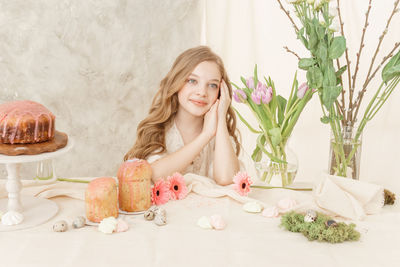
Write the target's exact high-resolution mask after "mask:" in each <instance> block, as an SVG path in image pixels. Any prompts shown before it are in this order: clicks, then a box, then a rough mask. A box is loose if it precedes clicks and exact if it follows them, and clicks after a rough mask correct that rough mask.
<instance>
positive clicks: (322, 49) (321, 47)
mask: <svg viewBox="0 0 400 267" xmlns="http://www.w3.org/2000/svg"><path fill="white" fill-rule="evenodd" d="M316 55H317V57H318V58H320V59H321V60H322V61H325V60H327V59H328V48H327V47H326V44H325V43H324V42H319V44H318V48H317V52H316Z"/></svg>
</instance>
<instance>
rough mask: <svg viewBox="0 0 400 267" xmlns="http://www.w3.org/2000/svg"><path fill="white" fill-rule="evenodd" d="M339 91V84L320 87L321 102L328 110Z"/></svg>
mask: <svg viewBox="0 0 400 267" xmlns="http://www.w3.org/2000/svg"><path fill="white" fill-rule="evenodd" d="M341 91H342V87H341V86H324V87H323V88H322V103H323V104H324V106H325V107H326V108H327V109H328V110H330V108H331V106H332V104H333V103H334V102H335V100H336V99H337V97H338V96H339V95H340V92H341Z"/></svg>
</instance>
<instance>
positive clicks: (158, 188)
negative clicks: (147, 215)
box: [151, 179, 170, 205]
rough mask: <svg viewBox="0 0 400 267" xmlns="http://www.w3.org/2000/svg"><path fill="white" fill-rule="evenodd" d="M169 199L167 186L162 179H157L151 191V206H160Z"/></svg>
mask: <svg viewBox="0 0 400 267" xmlns="http://www.w3.org/2000/svg"><path fill="white" fill-rule="evenodd" d="M169 199H170V192H169V184H168V183H167V182H165V181H164V179H159V180H158V181H157V182H156V183H155V184H154V185H153V187H152V189H151V201H152V203H153V205H162V204H165V203H167V202H168V200H169Z"/></svg>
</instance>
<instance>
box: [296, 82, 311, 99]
mask: <svg viewBox="0 0 400 267" xmlns="http://www.w3.org/2000/svg"><path fill="white" fill-rule="evenodd" d="M307 90H308V86H307V83H306V82H304V83H302V84H301V85H300V86H299V88H298V89H297V97H298V98H300V99H302V98H303V97H304V95H305V94H306V92H307Z"/></svg>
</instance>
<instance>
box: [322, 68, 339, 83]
mask: <svg viewBox="0 0 400 267" xmlns="http://www.w3.org/2000/svg"><path fill="white" fill-rule="evenodd" d="M334 85H336V73H335V69H334V68H333V66H332V65H328V66H327V68H326V69H325V73H324V81H323V86H324V87H325V86H334Z"/></svg>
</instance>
